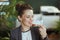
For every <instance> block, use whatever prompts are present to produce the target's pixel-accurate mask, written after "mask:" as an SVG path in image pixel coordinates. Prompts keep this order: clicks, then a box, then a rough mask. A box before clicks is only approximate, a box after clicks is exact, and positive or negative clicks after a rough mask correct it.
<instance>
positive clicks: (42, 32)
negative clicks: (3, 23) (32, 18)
mask: <svg viewBox="0 0 60 40" xmlns="http://www.w3.org/2000/svg"><path fill="white" fill-rule="evenodd" d="M37 26H39V31H40V34H41V36H42V38H43V39H44V38H45V37H46V36H47V33H46V28H45V26H44V25H37Z"/></svg>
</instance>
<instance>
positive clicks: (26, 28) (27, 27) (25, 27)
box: [21, 25, 30, 32]
mask: <svg viewBox="0 0 60 40" xmlns="http://www.w3.org/2000/svg"><path fill="white" fill-rule="evenodd" d="M21 30H22V31H23V32H24V31H28V30H30V27H29V26H25V25H22V28H21Z"/></svg>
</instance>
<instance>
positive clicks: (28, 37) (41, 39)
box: [10, 4, 48, 40]
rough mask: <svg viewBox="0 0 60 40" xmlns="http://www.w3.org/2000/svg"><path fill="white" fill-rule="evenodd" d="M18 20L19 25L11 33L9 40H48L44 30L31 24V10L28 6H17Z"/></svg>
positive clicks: (42, 27) (40, 26)
mask: <svg viewBox="0 0 60 40" xmlns="http://www.w3.org/2000/svg"><path fill="white" fill-rule="evenodd" d="M16 10H17V12H18V20H19V21H20V23H21V25H20V27H18V28H15V29H13V30H12V31H11V38H10V39H11V40H48V38H47V33H46V28H45V27H44V26H43V25H37V24H33V23H32V22H33V9H32V7H31V6H30V5H28V4H22V5H21V4H17V5H16Z"/></svg>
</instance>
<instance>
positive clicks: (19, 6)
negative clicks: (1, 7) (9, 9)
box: [15, 4, 33, 16]
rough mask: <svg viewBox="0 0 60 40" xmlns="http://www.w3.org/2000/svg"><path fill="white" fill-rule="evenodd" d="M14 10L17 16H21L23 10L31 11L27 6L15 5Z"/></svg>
mask: <svg viewBox="0 0 60 40" xmlns="http://www.w3.org/2000/svg"><path fill="white" fill-rule="evenodd" d="M15 8H16V10H17V12H18V15H19V16H22V15H23V14H24V13H23V11H24V10H27V9H31V10H33V8H32V7H31V6H30V5H29V4H17V5H16V7H15Z"/></svg>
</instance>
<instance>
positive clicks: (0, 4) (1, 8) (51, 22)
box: [0, 0, 60, 40]
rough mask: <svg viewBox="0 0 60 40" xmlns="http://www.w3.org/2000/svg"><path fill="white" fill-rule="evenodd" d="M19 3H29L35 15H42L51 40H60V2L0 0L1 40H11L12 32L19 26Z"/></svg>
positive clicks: (49, 0)
mask: <svg viewBox="0 0 60 40" xmlns="http://www.w3.org/2000/svg"><path fill="white" fill-rule="evenodd" d="M17 3H21V4H24V3H28V4H30V5H31V6H32V7H33V10H34V14H42V20H43V24H44V25H45V26H46V28H47V34H48V38H49V40H60V0H0V40H10V30H11V29H12V28H15V27H18V25H19V22H18V20H17V12H16V10H15V5H16V4H17Z"/></svg>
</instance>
